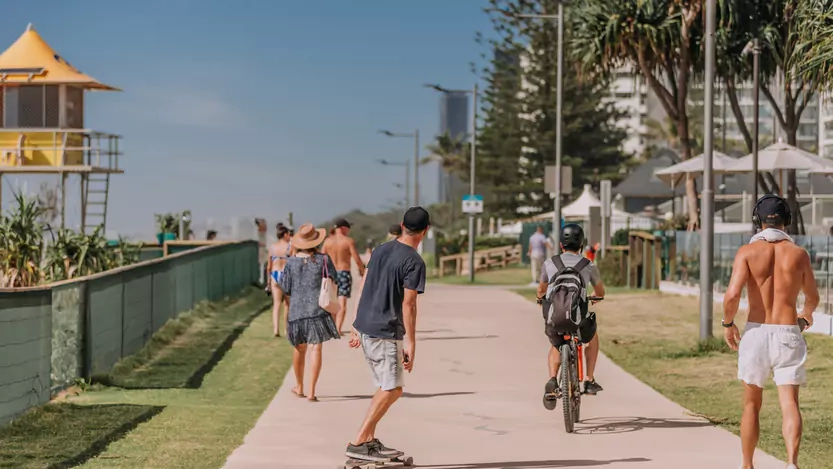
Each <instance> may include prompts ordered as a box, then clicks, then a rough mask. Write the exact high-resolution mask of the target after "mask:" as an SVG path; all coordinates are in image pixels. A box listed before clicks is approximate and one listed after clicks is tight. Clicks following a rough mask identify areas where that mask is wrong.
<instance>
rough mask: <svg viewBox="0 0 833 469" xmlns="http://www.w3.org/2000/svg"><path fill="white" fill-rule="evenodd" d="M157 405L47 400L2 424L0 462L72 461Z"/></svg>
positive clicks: (60, 464)
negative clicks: (51, 401) (71, 402)
mask: <svg viewBox="0 0 833 469" xmlns="http://www.w3.org/2000/svg"><path fill="white" fill-rule="evenodd" d="M161 410H162V408H161V407H157V406H147V405H100V406H77V405H72V404H47V405H45V406H42V407H40V408H38V409H35V410H33V411H31V412H28V413H27V414H25V415H23V416H22V417H20V418H18V419H17V420H15V421H14V422H12V423H11V424H9V425H7V426H5V427H3V428H0V467H21V468H27V467H31V468H35V467H37V468H44V467H48V468H52V469H58V468H69V467H74V466H75V465H77V464H79V463H81V462H83V461H85V460H87V459H89V458H90V457H92V456H95V455H96V454H98V453H100V452H101V451H102V450H104V448H106V447H107V445H108V444H109V443H110V442H112V441H115V440H117V439H119V438H120V437H121V436H123V435H124V434H125V433H127V432H129V431H130V430H131V429H133V428H135V427H136V426H137V425H138V424H140V423H141V422H144V421H147V420H148V419H150V418H152V417H153V416H154V415H156V414H158V413H159V412H161ZM70 432H71V434H72V436H71V437H70V435H69V433H70Z"/></svg>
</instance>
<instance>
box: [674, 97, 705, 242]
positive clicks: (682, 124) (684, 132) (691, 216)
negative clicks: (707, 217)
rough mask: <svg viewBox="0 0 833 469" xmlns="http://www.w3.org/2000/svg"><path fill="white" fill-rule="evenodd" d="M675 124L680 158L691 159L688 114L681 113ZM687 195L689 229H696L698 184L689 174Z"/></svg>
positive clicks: (687, 177)
mask: <svg viewBox="0 0 833 469" xmlns="http://www.w3.org/2000/svg"><path fill="white" fill-rule="evenodd" d="M674 124H675V125H676V126H677V138H678V139H679V145H680V158H681V159H682V160H683V161H687V160H689V159H691V142H690V141H689V139H688V116H687V115H686V114H685V113H682V114H680V118H679V119H676V120H675V122H674ZM685 195H686V200H687V201H688V204H687V205H688V207H687V208H688V230H689V231H694V230H696V229H697V227H698V226H699V221H700V217H699V213H698V210H697V205H698V204H697V186H696V185H695V184H694V178H693V177H692V176H691V175H690V174H689V175H687V176H686V180H685Z"/></svg>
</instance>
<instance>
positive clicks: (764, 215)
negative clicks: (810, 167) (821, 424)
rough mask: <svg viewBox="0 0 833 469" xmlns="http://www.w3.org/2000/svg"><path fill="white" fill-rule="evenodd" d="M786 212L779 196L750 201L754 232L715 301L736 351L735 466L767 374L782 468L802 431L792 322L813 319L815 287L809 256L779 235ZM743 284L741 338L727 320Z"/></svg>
mask: <svg viewBox="0 0 833 469" xmlns="http://www.w3.org/2000/svg"><path fill="white" fill-rule="evenodd" d="M790 217H791V214H790V209H789V206H788V205H787V202H786V201H785V200H784V199H782V198H781V197H778V196H776V195H765V196H763V197H761V198H760V199H759V200H758V203H757V204H755V209H754V211H753V213H752V220H753V222H754V223H755V225H756V227H757V228H758V229H759V230H761V231H760V232H759V233H758V234H756V235H755V236H753V237H752V240H751V241H750V242H749V244H747V245H745V246H742V247H741V248H740V249H739V250H738V253H737V255H736V256H735V263H734V266H733V267H732V278H731V280H730V281H729V287H728V290H727V291H726V295H725V298H724V302H723V327H724V328H725V332H726V343H727V344H729V347H731V348H732V350H737V351H738V379H740V380H742V381H743V383H744V396H743V399H744V405H743V417H742V419H741V426H740V436H741V441H742V446H743V465H742V466H741V467H742V468H743V469H751V468H753V467H754V466H753V461H752V457H753V454H754V453H755V447H756V446H757V445H758V437H759V434H760V424H759V420H758V416H759V414H760V410H761V403H762V398H763V386H764V381H766V379H767V378H768V377H769V376H770V375H771V374H772V375H774V381H775V384H776V385H777V386H778V399H779V401H780V403H781V414H782V418H783V424H782V427H781V431H782V434H783V436H784V441H785V443H786V446H787V463H788V466H787V469H798V466H797V464H798V448H799V445H800V443H801V430H802V420H801V412H800V411H799V408H798V388H799V386H803V385H805V384H806V381H807V377H806V372H805V369H804V362H805V361H806V360H807V344H806V342H804V337H802V336H801V332H802V331H801V329H800V327H799V326H798V324H799V321H798V320H799V318H800V319H804V320H805V321H807V327H809V326H810V325H812V324H813V311H814V310H815V309H816V306H818V304H819V292H818V287H817V286H816V280H815V278H814V277H813V267H812V264H811V263H810V256H809V255H808V254H807V251H805V250H804V249H802V248H801V247H799V246H796V245H795V244H793V242H792V238H790V237H789V236H788V235H787V234H786V233H785V232H784V227H785V226H789V224H790ZM744 287H746V291H747V299H748V301H749V317H748V318H747V322H746V327H745V330H744V334H743V340H741V338H740V332H739V331H738V328H737V326H736V325H735V324H734V319H735V314H737V312H738V304H739V303H740V299H741V292H742V291H743V288H744ZM801 291H803V292H804V307H803V308H802V311H801V314H798V311H797V308H796V302H797V300H798V295H799V293H800V292H801Z"/></svg>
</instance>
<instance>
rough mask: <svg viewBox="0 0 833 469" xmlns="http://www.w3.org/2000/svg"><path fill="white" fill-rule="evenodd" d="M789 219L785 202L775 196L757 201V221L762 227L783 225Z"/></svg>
mask: <svg viewBox="0 0 833 469" xmlns="http://www.w3.org/2000/svg"><path fill="white" fill-rule="evenodd" d="M789 217H790V206H789V205H787V201H786V200H784V199H783V198H781V197H777V196H771V195H770V196H764V197H762V198H761V200H760V201H758V219H759V220H761V224H763V225H783V224H784V223H785V222H786V220H787V219H788V218H789Z"/></svg>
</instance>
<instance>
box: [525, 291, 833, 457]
mask: <svg viewBox="0 0 833 469" xmlns="http://www.w3.org/2000/svg"><path fill="white" fill-rule="evenodd" d="M533 298H534V297H533ZM595 309H596V310H597V313H598V318H599V337H600V339H601V341H602V342H601V345H602V351H603V352H604V353H605V354H606V355H607V356H608V357H610V358H611V359H612V360H613V361H614V362H616V363H617V364H618V365H620V366H621V367H622V368H624V369H625V370H627V371H628V372H629V373H631V374H633V375H634V376H636V377H637V378H639V379H640V380H642V381H643V382H645V383H647V384H648V385H650V386H651V387H653V388H654V389H656V390H657V391H659V392H660V393H662V394H664V395H665V396H667V397H668V398H670V399H672V400H673V401H675V402H677V403H679V404H680V405H682V406H683V407H685V408H687V409H689V410H690V411H692V412H694V413H696V414H700V415H703V416H706V417H707V418H709V419H710V420H711V421H713V422H715V423H717V424H719V425H720V426H722V427H724V428H726V429H728V430H730V431H732V432H734V433H736V434H737V433H739V425H740V416H741V410H742V409H741V397H742V385H741V383H740V382H739V381H738V380H737V355H736V354H735V353H734V352H732V351H731V350H729V348H728V347H726V346H725V344H724V343H723V340H722V333H723V329H722V328H721V327H720V322H719V318H721V317H722V313H721V306H720V305H716V306H715V314H714V316H715V325H714V332H715V335H717V337H716V338H715V339H713V340H712V341H709V342H707V343H705V344H701V343H699V342H698V328H699V304H698V299H697V298H690V297H679V296H672V295H661V294H656V293H648V294H628V295H612V294H611V296H609V297H608V298H607V299H606V301H605V302H603V303H601V304H599V305H597V306H596V307H595ZM744 321H745V317H740V318H738V323H739V324H740V325H741V329H742V325H743V323H744ZM805 337H806V339H807V344H808V346H809V348H810V357H809V359H808V364H807V374H808V380H809V383H810V384H809V386H807V387H806V388H804V389H802V391H801V410H802V412H803V414H804V438H803V440H802V446H801V456H800V460H799V462H800V463H802V466H801V467H808V468H813V469H831V468H833V445H831V444H830V435H831V431H833V412H831V410H830V409H833V391H831V390H833V338H831V337H826V336H820V335H815V334H807V335H806V336H805ZM613 386H615V383H614V384H613ZM760 447H761V448H762V449H763V450H764V451H766V452H768V453H770V454H772V455H774V456H776V457H778V458H781V459H785V458H786V452H785V450H784V444H783V441H782V438H781V411H780V408H779V406H778V394H777V391H776V389H775V386H774V385H773V384H772V383H771V382H770V383H769V384H768V385H767V386H766V388H765V390H764V406H763V409H762V414H761V440H760ZM738 451H740V450H738ZM738 457H740V454H738Z"/></svg>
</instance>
